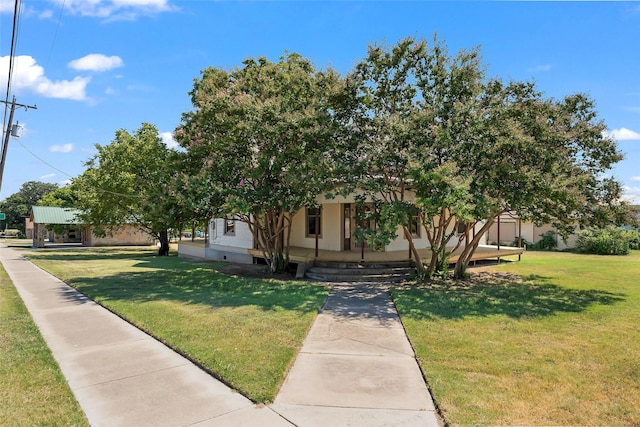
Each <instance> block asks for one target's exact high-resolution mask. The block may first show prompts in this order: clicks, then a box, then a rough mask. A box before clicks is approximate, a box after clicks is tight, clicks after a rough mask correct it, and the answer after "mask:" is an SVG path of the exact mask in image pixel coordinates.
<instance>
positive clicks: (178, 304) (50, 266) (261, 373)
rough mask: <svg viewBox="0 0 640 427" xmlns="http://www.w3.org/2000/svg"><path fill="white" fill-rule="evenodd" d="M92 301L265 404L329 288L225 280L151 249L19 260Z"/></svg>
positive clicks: (207, 267) (206, 267)
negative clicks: (27, 261) (42, 271)
mask: <svg viewBox="0 0 640 427" xmlns="http://www.w3.org/2000/svg"><path fill="white" fill-rule="evenodd" d="M25 255H26V256H28V258H29V259H30V260H31V261H33V262H34V263H36V264H37V265H39V266H41V267H42V268H44V269H45V270H47V271H49V272H51V273H52V274H54V275H55V276H57V277H59V278H60V279H62V280H64V281H65V282H67V283H69V284H70V285H72V286H74V287H75V288H77V289H78V290H80V291H81V292H83V293H84V294H86V295H87V296H89V297H90V298H92V299H93V300H95V301H97V302H98V303H100V304H102V305H104V306H105V307H107V308H109V309H110V310H112V311H114V312H116V313H117V314H119V315H121V316H122V317H124V318H125V319H127V320H129V321H130V322H131V323H133V324H135V325H137V326H138V327H140V328H142V329H143V330H145V331H147V332H149V333H150V334H152V335H154V336H155V337H157V338H158V339H160V340H162V341H163V342H165V343H166V344H168V345H169V346H171V347H172V348H174V349H176V350H178V351H179V352H181V353H182V354H185V355H187V356H188V357H189V358H191V359H192V360H194V361H197V362H198V363H199V364H200V365H202V366H203V367H204V368H206V369H207V370H209V371H210V372H212V373H214V375H216V376H217V377H218V378H220V379H222V380H223V381H224V382H226V383H227V384H229V385H231V386H232V387H234V388H236V389H237V390H238V391H240V392H242V393H243V394H245V395H246V396H247V397H249V398H251V399H252V400H253V401H255V402H270V401H272V400H273V399H274V398H275V395H276V393H277V391H278V389H279V386H280V384H281V382H282V381H283V379H284V376H285V374H286V372H287V370H288V367H289V365H290V364H291V363H292V362H293V359H294V357H295V355H296V354H297V351H298V349H299V348H300V347H301V345H302V341H303V340H304V337H305V335H306V333H307V331H308V329H309V328H310V326H311V323H312V322H313V320H314V318H315V316H316V314H317V312H318V310H319V309H320V307H321V306H322V304H323V302H324V300H325V299H326V296H327V294H328V289H327V288H325V287H323V286H318V285H315V284H309V283H305V282H299V281H288V280H277V279H257V278H242V277H232V276H229V275H225V274H222V273H220V272H219V271H217V268H219V267H220V266H222V265H223V264H221V263H204V262H197V261H191V260H186V259H182V258H177V257H158V256H156V255H155V254H154V252H152V251H140V250H137V251H127V250H114V249H81V250H60V251H53V252H52V251H49V250H47V251H39V252H37V253H36V252H32V253H27V254H25Z"/></svg>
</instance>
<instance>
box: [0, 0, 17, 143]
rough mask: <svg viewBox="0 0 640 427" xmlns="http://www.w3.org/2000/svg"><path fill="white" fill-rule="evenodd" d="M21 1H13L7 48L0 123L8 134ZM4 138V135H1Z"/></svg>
mask: <svg viewBox="0 0 640 427" xmlns="http://www.w3.org/2000/svg"><path fill="white" fill-rule="evenodd" d="M21 4H22V2H21V0H15V5H14V8H13V26H12V30H11V47H10V48H9V71H8V73H7V91H6V94H5V98H4V120H3V122H2V130H3V132H8V130H7V129H6V127H7V121H8V115H9V95H10V94H11V80H12V79H13V70H14V65H15V58H16V49H17V44H18V27H19V24H20V7H21ZM3 136H4V135H3Z"/></svg>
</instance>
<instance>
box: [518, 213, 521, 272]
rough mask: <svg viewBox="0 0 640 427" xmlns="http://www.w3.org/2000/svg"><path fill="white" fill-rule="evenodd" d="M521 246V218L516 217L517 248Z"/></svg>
mask: <svg viewBox="0 0 640 427" xmlns="http://www.w3.org/2000/svg"><path fill="white" fill-rule="evenodd" d="M521 247H522V218H520V217H518V248H521ZM518 261H519V259H518Z"/></svg>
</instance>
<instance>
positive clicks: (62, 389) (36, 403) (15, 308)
mask: <svg viewBox="0 0 640 427" xmlns="http://www.w3.org/2000/svg"><path fill="white" fill-rule="evenodd" d="M0 425H2V426H37V425H41V426H45V425H60V426H62V425H64V426H86V425H88V422H87V420H86V418H85V415H84V413H83V412H82V410H81V409H80V406H79V405H78V403H77V402H76V400H75V398H74V396H73V393H72V392H71V390H70V389H69V387H68V385H67V382H66V380H65V378H64V377H63V375H62V373H61V372H60V369H59V367H58V365H57V364H56V362H55V360H54V358H53V356H52V355H51V352H50V351H49V348H48V347H47V345H46V343H45V342H44V339H43V338H42V336H41V335H40V331H38V328H37V327H36V325H35V324H34V323H33V320H32V319H31V316H30V315H29V313H28V311H27V309H26V308H25V306H24V304H23V302H22V299H20V296H19V295H18V292H17V291H16V289H15V287H14V286H13V283H11V280H10V279H9V276H8V275H7V273H6V272H5V270H4V268H2V265H0Z"/></svg>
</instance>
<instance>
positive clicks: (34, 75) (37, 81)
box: [0, 55, 91, 101]
mask: <svg viewBox="0 0 640 427" xmlns="http://www.w3.org/2000/svg"><path fill="white" fill-rule="evenodd" d="M14 61H15V62H14V71H13V80H12V87H13V89H14V90H15V91H16V92H21V91H31V92H34V93H36V94H38V95H41V96H44V97H47V98H63V99H72V100H75V101H83V100H86V99H87V95H86V89H87V84H89V82H90V81H91V78H89V77H75V78H74V79H73V80H58V81H52V80H50V79H49V78H48V77H47V76H45V75H44V68H43V67H42V66H40V65H38V64H37V63H36V60H35V59H34V58H32V57H31V56H27V55H21V56H17V57H15V59H14ZM8 70H9V57H8V56H2V57H0V86H1V87H4V86H6V84H7V73H8Z"/></svg>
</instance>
